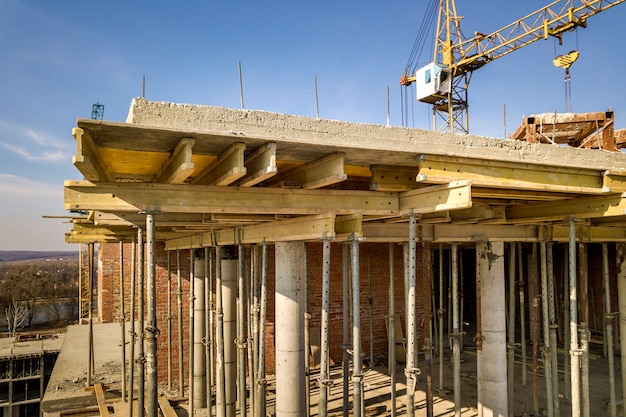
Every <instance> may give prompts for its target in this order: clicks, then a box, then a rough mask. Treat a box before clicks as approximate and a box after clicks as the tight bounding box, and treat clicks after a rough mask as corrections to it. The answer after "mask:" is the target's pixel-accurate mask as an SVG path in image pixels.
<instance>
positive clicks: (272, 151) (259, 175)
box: [237, 142, 278, 187]
mask: <svg viewBox="0 0 626 417" xmlns="http://www.w3.org/2000/svg"><path fill="white" fill-rule="evenodd" d="M245 165H246V171H247V174H246V175H245V176H244V177H243V178H241V179H240V180H239V182H238V183H237V185H238V186H240V187H252V186H253V185H256V184H258V183H260V182H263V181H265V180H266V179H268V178H271V177H273V176H274V175H276V173H277V172H278V168H277V167H276V143H273V142H271V143H265V144H263V145H261V146H259V147H258V148H257V149H256V150H255V151H254V152H252V153H251V154H250V155H248V156H246V159H245Z"/></svg>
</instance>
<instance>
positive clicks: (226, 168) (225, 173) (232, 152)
mask: <svg viewBox="0 0 626 417" xmlns="http://www.w3.org/2000/svg"><path fill="white" fill-rule="evenodd" d="M245 150H246V144H245V143H241V142H236V143H233V144H232V145H231V146H229V147H228V149H226V151H224V152H223V153H222V154H220V156H219V158H217V159H216V160H214V161H213V162H211V163H210V164H209V165H208V166H207V167H206V168H204V169H203V170H202V171H200V173H199V174H198V175H197V176H196V177H195V178H194V179H193V180H192V181H191V183H192V184H198V185H230V184H232V183H234V182H235V181H237V180H238V179H240V178H241V177H243V176H244V175H246V172H247V170H246V167H245V166H244V152H245Z"/></svg>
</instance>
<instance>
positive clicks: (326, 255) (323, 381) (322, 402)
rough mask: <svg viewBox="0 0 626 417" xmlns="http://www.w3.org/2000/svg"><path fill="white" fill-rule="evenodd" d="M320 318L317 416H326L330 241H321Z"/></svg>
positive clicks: (328, 380)
mask: <svg viewBox="0 0 626 417" xmlns="http://www.w3.org/2000/svg"><path fill="white" fill-rule="evenodd" d="M322 245H323V249H322V316H321V340H320V344H321V352H320V353H321V357H320V379H319V387H320V399H319V405H318V407H319V416H320V417H327V416H328V394H329V392H328V391H329V389H330V382H331V381H330V366H329V339H328V309H329V298H330V240H329V239H328V238H326V237H324V238H323V239H322Z"/></svg>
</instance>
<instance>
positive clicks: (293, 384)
mask: <svg viewBox="0 0 626 417" xmlns="http://www.w3.org/2000/svg"><path fill="white" fill-rule="evenodd" d="M305 263H306V253H305V247H304V242H284V243H276V417H285V416H298V417H300V416H304V415H306V410H305V404H306V401H305V383H304V381H305V379H304V376H305V375H304V313H305V311H306V309H305V305H304V303H305V297H304V294H305V293H304V289H305V287H304V286H305V285H306V276H305Z"/></svg>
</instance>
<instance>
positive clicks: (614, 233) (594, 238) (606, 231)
mask: <svg viewBox="0 0 626 417" xmlns="http://www.w3.org/2000/svg"><path fill="white" fill-rule="evenodd" d="M542 229H543V230H542V231H541V233H540V239H542V240H547V241H554V242H567V241H568V240H569V226H567V225H555V226H551V227H547V228H542ZM540 230H541V229H540ZM576 240H577V241H579V242H598V243H600V242H625V241H626V227H612V226H607V227H603V226H591V225H588V224H584V225H576Z"/></svg>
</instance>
